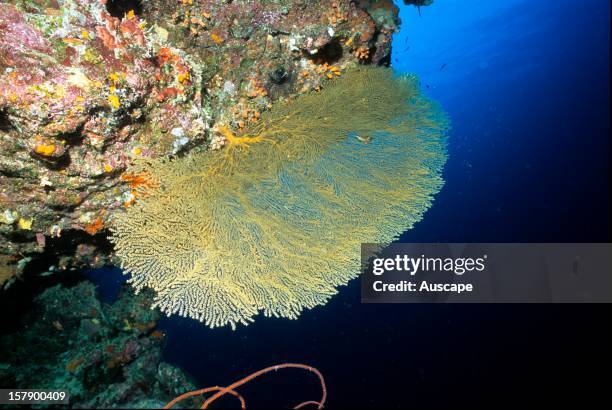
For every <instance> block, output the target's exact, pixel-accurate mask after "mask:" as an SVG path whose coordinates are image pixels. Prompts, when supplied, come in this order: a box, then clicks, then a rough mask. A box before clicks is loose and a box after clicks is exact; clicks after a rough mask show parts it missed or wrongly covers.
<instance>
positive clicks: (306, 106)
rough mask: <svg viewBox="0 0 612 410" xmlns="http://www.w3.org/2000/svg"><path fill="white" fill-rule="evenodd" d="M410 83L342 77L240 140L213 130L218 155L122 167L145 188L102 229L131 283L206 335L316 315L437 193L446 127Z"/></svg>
mask: <svg viewBox="0 0 612 410" xmlns="http://www.w3.org/2000/svg"><path fill="white" fill-rule="evenodd" d="M417 84H418V83H417V80H416V79H415V78H414V77H411V76H402V77H398V76H395V75H394V74H393V73H392V71H391V70H390V69H386V68H380V67H378V68H374V67H361V68H355V69H353V70H349V71H347V72H346V73H345V74H343V76H341V77H338V78H336V79H334V80H333V81H331V82H330V83H329V85H328V86H327V87H325V88H324V89H323V90H321V91H320V92H318V93H317V92H313V93H310V94H306V95H302V96H300V97H298V98H295V99H290V100H287V101H285V102H283V103H277V104H275V105H274V106H273V108H272V109H271V110H270V111H268V112H264V113H262V115H261V118H260V121H258V122H257V123H255V124H254V125H252V126H251V127H250V128H248V129H247V128H245V130H244V131H241V132H240V133H236V134H235V133H233V132H232V131H231V130H230V129H229V128H227V127H223V126H219V127H218V131H219V133H220V134H221V135H222V136H223V137H225V140H226V144H225V147H224V148H223V149H222V150H220V151H209V152H204V153H200V154H194V155H191V156H187V157H185V158H182V159H176V160H172V161H149V162H146V163H141V164H139V165H137V166H135V168H134V171H133V172H134V173H141V172H146V173H147V174H148V175H150V178H151V179H152V183H151V184H149V186H150V188H143V190H146V191H147V195H146V196H145V195H142V196H141V197H140V198H139V200H138V201H137V202H136V204H135V205H134V206H132V207H130V208H129V209H127V211H126V212H124V213H122V214H118V215H117V216H116V218H115V220H114V226H113V228H112V231H113V238H112V240H113V241H114V243H115V248H116V252H117V255H118V256H119V257H120V259H121V261H122V266H123V268H124V271H125V272H126V273H130V274H131V275H132V277H131V279H130V282H131V284H132V285H133V286H134V287H135V288H136V289H137V290H140V289H143V288H147V287H148V288H152V289H153V290H155V292H156V298H155V306H158V307H159V308H160V309H161V310H162V311H163V312H165V313H166V314H169V315H170V314H175V313H178V314H179V315H181V316H186V317H192V318H195V319H198V320H200V321H202V322H204V323H205V324H206V325H208V326H210V327H217V326H224V325H228V324H229V325H231V326H232V328H234V327H235V325H236V324H237V323H243V324H247V323H249V322H251V321H253V317H254V316H255V315H256V314H257V313H258V312H260V311H262V312H263V313H264V314H265V315H266V316H280V317H287V318H297V316H298V315H299V314H300V312H301V311H302V310H303V309H304V308H312V307H314V306H317V305H322V304H324V303H325V302H326V301H327V300H328V299H329V298H330V297H331V296H332V295H334V294H335V293H336V292H337V291H336V288H337V287H338V286H340V285H344V284H346V283H347V282H348V280H350V279H351V278H353V277H355V276H357V274H358V273H359V268H360V261H359V260H360V258H359V252H360V244H361V243H362V242H378V243H387V242H390V241H392V240H393V239H394V238H397V236H398V235H399V234H401V233H402V232H403V231H405V230H406V229H409V228H411V227H412V226H413V224H414V223H415V222H417V221H419V220H420V219H421V217H422V215H423V213H424V212H425V210H426V209H427V208H428V207H429V206H430V204H431V201H432V197H433V195H434V194H436V193H437V192H438V191H439V190H440V188H441V186H442V184H443V180H442V178H441V172H442V168H443V166H444V163H445V161H446V131H447V129H448V121H447V119H446V117H445V115H444V113H443V112H442V111H441V110H440V109H439V108H438V107H437V106H436V105H435V104H434V103H433V102H431V101H429V100H428V99H426V98H424V97H423V96H421V95H419V91H418V85H417Z"/></svg>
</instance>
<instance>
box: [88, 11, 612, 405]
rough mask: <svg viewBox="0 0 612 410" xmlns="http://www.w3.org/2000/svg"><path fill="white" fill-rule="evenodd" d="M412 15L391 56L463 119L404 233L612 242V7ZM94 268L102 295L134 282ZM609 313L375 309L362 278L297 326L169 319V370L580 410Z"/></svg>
mask: <svg viewBox="0 0 612 410" xmlns="http://www.w3.org/2000/svg"><path fill="white" fill-rule="evenodd" d="M398 5H399V4H398ZM400 16H401V19H402V22H403V25H402V28H401V32H400V33H398V34H397V35H396V37H395V42H394V46H393V55H392V58H391V64H392V66H393V68H394V69H395V70H396V71H397V72H413V73H416V74H418V75H419V77H420V78H421V82H422V88H423V91H424V92H425V93H426V94H427V95H429V96H430V97H431V98H433V99H435V100H437V101H438V102H440V104H441V105H442V107H443V108H444V109H445V110H446V111H447V112H448V115H449V116H450V119H451V121H452V131H451V132H450V138H449V147H448V148H449V161H448V164H447V166H446V170H445V175H444V177H445V180H446V185H445V186H444V188H443V189H442V191H441V192H440V193H439V195H438V196H437V197H436V200H435V203H434V205H433V207H432V208H431V209H430V210H429V211H428V212H427V213H426V215H425V217H424V219H423V221H421V222H420V223H419V224H418V225H417V226H415V228H414V229H412V230H410V231H408V232H407V233H405V234H404V235H403V236H402V238H401V239H402V240H404V241H412V242H438V241H439V242H610V211H609V206H610V191H609V179H610V169H609V168H610V141H609V137H608V133H609V128H610V124H609V74H608V71H609V48H610V5H609V1H608V0H583V1H575V0H574V1H570V0H436V1H435V4H434V5H433V6H429V7H422V8H421V15H420V16H419V13H418V11H417V9H416V8H415V7H412V6H404V5H401V14H400ZM91 275H92V277H93V278H94V280H96V282H98V283H99V284H100V290H101V293H103V294H104V295H106V296H108V295H112V294H113V293H114V290H115V289H116V287H117V285H118V283H119V282H121V280H122V277H121V273H120V271H119V270H117V269H115V270H108V269H107V270H104V271H96V272H94V273H92V274H91ZM609 321H610V309H609V308H608V307H605V306H601V305H600V306H593V305H425V304H424V305H362V304H361V303H360V301H359V283H358V281H357V280H355V281H353V282H351V283H350V284H349V285H348V286H347V287H344V288H342V289H341V291H340V294H339V295H338V296H336V297H335V298H333V300H332V301H331V302H330V303H329V304H328V305H326V306H324V307H318V308H316V309H314V310H311V311H307V312H305V313H304V314H303V315H302V316H301V317H300V319H299V320H297V321H290V320H285V319H266V318H259V319H258V320H257V321H256V322H255V323H254V324H252V325H250V326H248V327H240V328H238V329H237V330H236V331H231V330H230V329H214V330H211V329H208V328H206V327H204V326H202V325H201V324H200V323H198V322H195V321H193V320H190V319H179V318H170V319H168V318H164V319H162V320H161V321H160V323H159V325H160V327H161V328H162V329H163V330H164V331H165V332H166V334H167V345H166V348H165V352H164V354H165V360H167V361H169V362H171V363H173V364H175V365H178V366H180V367H181V368H183V369H184V370H185V371H187V372H188V373H189V374H190V375H192V376H193V378H194V379H195V381H196V382H197V384H198V385H200V386H202V387H205V386H211V385H227V384H229V383H231V382H232V381H234V380H237V379H238V378H240V377H242V376H245V375H247V374H248V373H251V372H253V371H255V370H258V369H259V368H262V367H266V366H269V365H272V364H277V363H281V362H303V363H307V364H310V365H312V366H315V367H318V368H319V369H320V370H321V371H322V372H323V373H324V375H325V377H326V380H327V385H328V389H329V402H328V408H330V409H335V408H366V407H367V408H373V409H381V408H405V407H413V408H423V407H433V408H436V407H440V406H442V405H445V406H451V405H455V404H461V405H462V407H463V406H466V405H472V404H486V405H489V406H491V407H493V406H494V408H497V407H506V406H509V405H510V404H517V405H520V406H521V407H523V408H525V407H526V408H529V407H531V406H532V405H535V403H536V402H534V401H531V400H532V399H529V400H527V399H526V397H527V396H526V395H528V394H535V395H537V397H539V399H538V401H537V402H539V403H541V402H543V403H549V404H550V403H556V402H565V401H566V400H569V399H571V398H574V399H579V400H581V403H582V404H583V405H584V404H586V400H588V399H590V398H592V397H593V395H597V393H599V394H602V392H603V384H604V379H598V378H596V377H595V376H594V375H595V372H596V371H597V369H600V370H601V369H604V370H606V371H607V370H608V369H609V365H610V353H609V352H610V346H612V343H611V342H612V341H611V340H610V336H609V335H608V334H607V333H608V332H606V331H605V329H606V328H608V327H609ZM240 392H241V393H242V394H243V395H244V396H245V398H246V399H247V403H248V404H249V406H250V408H277V407H283V408H289V407H290V406H293V405H295V404H297V403H299V402H301V401H303V400H308V399H318V397H319V394H320V393H319V390H318V386H317V383H316V379H315V378H314V376H313V375H311V374H307V373H306V372H304V373H302V372H300V371H296V370H286V371H282V372H279V373H278V374H273V375H268V376H264V377H263V378H261V379H258V380H257V381H255V382H253V383H251V384H249V385H246V386H245V387H244V388H242V389H241V390H240ZM224 400H227V401H224V402H223V403H224V405H225V406H227V407H231V408H239V406H238V404H237V403H235V402H233V401H232V399H231V398H227V399H224Z"/></svg>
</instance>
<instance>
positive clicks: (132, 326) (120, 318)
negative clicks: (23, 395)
mask: <svg viewBox="0 0 612 410" xmlns="http://www.w3.org/2000/svg"><path fill="white" fill-rule="evenodd" d="M148 299H149V297H148V295H146V294H142V295H139V296H134V295H133V294H132V293H131V292H130V291H129V289H124V291H123V292H122V293H121V294H120V296H119V298H118V300H117V301H116V302H115V303H114V304H112V305H107V304H103V303H101V302H100V301H99V300H98V299H97V295H96V291H95V288H94V285H93V284H91V283H89V282H81V283H79V284H77V285H75V286H72V287H65V286H62V285H57V286H54V287H52V288H49V289H47V290H46V291H44V292H43V293H42V294H40V295H39V296H38V297H36V298H35V299H34V304H33V307H32V310H31V311H30V312H29V313H28V315H27V316H26V318H25V319H24V323H23V326H22V329H23V330H22V331H20V332H18V333H13V334H8V335H4V336H2V337H0V348H1V349H0V363H1V364H2V366H1V367H0V386H2V387H5V388H9V387H11V388H14V387H15V386H28V388H36V389H64V390H68V391H69V392H70V407H71V408H128V407H129V408H146V407H147V406H146V405H145V404H148V405H155V407H161V406H162V405H163V404H165V403H167V402H168V401H169V400H171V399H172V398H174V397H175V396H177V395H180V394H182V393H184V392H186V391H190V390H193V388H194V386H193V384H192V383H191V382H190V381H189V379H188V378H187V377H186V375H185V374H184V373H183V372H182V371H180V370H179V369H177V368H175V367H173V366H171V365H170V364H168V363H165V362H162V361H161V352H162V347H163V341H164V335H163V333H162V332H161V331H160V330H157V329H156V321H157V319H158V317H159V315H158V314H157V313H156V312H155V311H153V310H151V309H150V308H149V307H150V302H149V301H148ZM143 406H144V407H143Z"/></svg>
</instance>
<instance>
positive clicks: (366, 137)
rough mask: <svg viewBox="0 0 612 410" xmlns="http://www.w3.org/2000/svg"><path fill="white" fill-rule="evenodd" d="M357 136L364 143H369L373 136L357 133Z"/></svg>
mask: <svg viewBox="0 0 612 410" xmlns="http://www.w3.org/2000/svg"><path fill="white" fill-rule="evenodd" d="M355 138H357V139H358V140H359V141H361V142H363V143H364V144H369V143H370V141H372V137H370V136H369V135H355Z"/></svg>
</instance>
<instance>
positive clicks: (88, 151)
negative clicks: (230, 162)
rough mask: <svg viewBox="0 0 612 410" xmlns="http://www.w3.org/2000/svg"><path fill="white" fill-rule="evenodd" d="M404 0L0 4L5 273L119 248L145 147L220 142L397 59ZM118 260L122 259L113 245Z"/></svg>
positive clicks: (65, 265) (0, 241)
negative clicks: (399, 2)
mask: <svg viewBox="0 0 612 410" xmlns="http://www.w3.org/2000/svg"><path fill="white" fill-rule="evenodd" d="M398 23H399V21H398V18H397V8H396V7H395V5H394V4H393V2H392V1H391V0H383V1H374V0H370V1H368V0H361V1H348V0H333V1H332V0H316V1H312V0H308V1H306V0H302V1H300V0H296V1H282V0H278V1H266V2H261V1H251V0H241V1H212V0H178V1H162V0H123V1H121V0H11V1H7V2H2V3H1V4H0V286H4V287H6V286H9V285H10V284H11V283H12V282H13V281H14V280H16V278H18V277H19V276H20V275H21V274H22V273H23V272H24V270H25V267H26V266H27V265H28V264H29V263H31V262H32V261H33V260H37V259H39V260H40V259H41V257H43V258H44V259H45V260H46V261H48V262H47V263H46V264H47V265H48V266H46V267H43V268H42V269H43V270H46V271H47V272H48V273H53V272H55V271H61V270H66V269H70V268H74V267H83V266H100V265H102V264H105V263H108V262H109V261H112V260H111V259H112V251H111V249H112V248H111V247H110V246H109V245H108V242H107V241H106V233H107V227H108V226H109V224H110V223H111V220H112V216H113V214H114V213H116V212H122V210H123V209H125V208H127V207H129V206H130V205H131V204H132V203H133V202H134V201H136V200H138V198H137V189H138V187H139V186H141V185H142V184H146V183H147V180H146V178H145V177H144V176H142V175H133V174H129V173H127V172H126V169H127V167H128V166H129V165H130V164H131V163H133V162H134V161H136V160H138V159H147V158H151V159H154V158H160V157H169V156H180V155H184V154H185V153H187V152H191V151H198V150H206V149H221V148H222V147H223V145H224V142H225V141H224V138H223V135H222V134H221V133H219V132H217V128H218V126H219V125H223V126H226V127H231V128H233V129H236V130H240V129H242V128H244V127H246V126H248V125H249V124H252V123H253V122H257V121H258V120H259V117H260V114H261V113H262V112H263V111H265V110H267V109H269V108H270V107H271V106H272V104H274V102H275V101H277V100H279V99H287V98H293V97H294V96H296V95H299V94H303V93H307V92H311V91H313V90H319V89H321V88H322V87H324V86H325V83H326V81H329V80H330V79H332V78H334V77H337V76H341V75H342V74H343V72H345V70H347V69H349V68H350V67H351V66H355V65H358V64H386V63H387V62H388V59H389V53H390V48H391V35H392V33H393V32H394V31H395V30H396V29H397V26H398ZM109 258H110V259H109Z"/></svg>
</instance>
